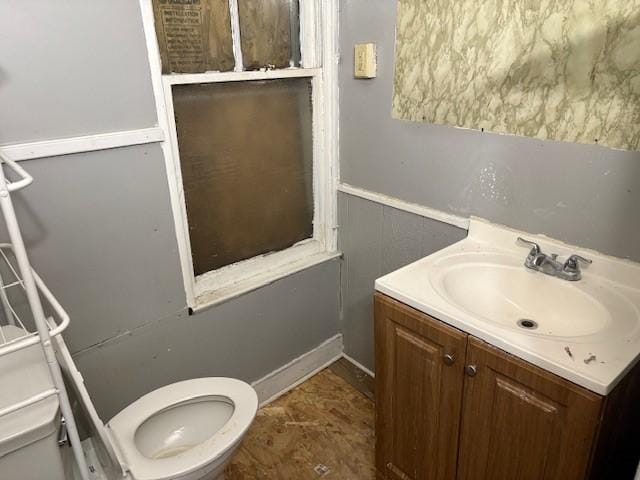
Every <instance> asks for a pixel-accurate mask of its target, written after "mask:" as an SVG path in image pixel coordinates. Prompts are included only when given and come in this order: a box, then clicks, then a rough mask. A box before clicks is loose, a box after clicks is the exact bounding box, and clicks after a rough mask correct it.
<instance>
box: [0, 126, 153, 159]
mask: <svg viewBox="0 0 640 480" xmlns="http://www.w3.org/2000/svg"><path fill="white" fill-rule="evenodd" d="M163 140H164V132H163V130H162V129H161V128H160V127H150V128H140V129H137V130H122V131H117V132H108V133H97V134H94V135H83V136H78V137H68V138H56V139H53V140H42V141H37V142H25V143H14V144H6V145H0V151H2V153H4V154H5V155H7V156H8V157H9V159H11V160H13V161H16V162H19V161H22V160H34V159H36V158H46V157H57V156H60V155H70V154H73V153H84V152H95V151H99V150H109V149H111V148H119V147H129V146H133V145H144V144H147V143H159V142H162V141H163Z"/></svg>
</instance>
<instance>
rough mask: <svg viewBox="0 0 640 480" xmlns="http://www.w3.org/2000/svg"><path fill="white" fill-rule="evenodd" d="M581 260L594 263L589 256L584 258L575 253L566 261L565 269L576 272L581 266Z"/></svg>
mask: <svg viewBox="0 0 640 480" xmlns="http://www.w3.org/2000/svg"><path fill="white" fill-rule="evenodd" d="M579 262H583V263H586V264H590V263H593V260H589V259H588V258H584V257H582V256H580V255H575V254H574V255H571V256H570V257H569V258H567V261H566V262H564V267H563V270H564V271H569V272H575V271H577V270H578V268H579Z"/></svg>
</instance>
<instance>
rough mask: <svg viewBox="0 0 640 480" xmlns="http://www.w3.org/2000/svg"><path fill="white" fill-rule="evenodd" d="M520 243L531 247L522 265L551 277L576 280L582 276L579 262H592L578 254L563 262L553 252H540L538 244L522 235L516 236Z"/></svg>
mask: <svg viewBox="0 0 640 480" xmlns="http://www.w3.org/2000/svg"><path fill="white" fill-rule="evenodd" d="M518 241H519V242H520V243H524V244H525V245H528V246H530V247H531V250H530V251H529V255H527V258H526V259H525V261H524V266H525V267H527V268H530V269H531V270H535V271H536V272H542V273H544V274H546V275H551V276H552V277H558V278H561V279H563V280H568V281H570V282H576V281H578V280H580V279H581V278H582V272H581V271H580V262H583V263H587V264H589V263H592V262H591V260H589V259H588V258H584V257H581V256H580V255H571V256H570V257H569V258H567V259H566V260H565V262H564V263H562V262H560V261H558V255H557V254H555V253H553V254H551V255H547V254H546V253H542V250H540V245H538V244H537V243H536V242H532V241H531V240H527V239H525V238H522V237H518Z"/></svg>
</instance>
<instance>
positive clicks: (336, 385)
mask: <svg viewBox="0 0 640 480" xmlns="http://www.w3.org/2000/svg"><path fill="white" fill-rule="evenodd" d="M354 369H355V367H353V365H352V364H351V363H350V362H347V361H346V360H340V361H338V362H336V363H334V364H333V365H332V366H330V367H329V368H327V369H325V370H323V371H321V372H320V373H318V374H317V375H315V376H313V377H312V378H310V379H309V380H307V381H306V382H304V383H302V384H301V385H299V386H298V387H296V388H295V389H293V390H292V391H291V392H289V393H287V394H285V395H283V396H282V397H280V398H279V399H277V400H276V401H274V402H273V403H271V404H269V405H267V406H265V407H263V408H261V409H260V410H259V411H258V414H257V416H256V419H255V421H254V423H253V424H252V426H251V428H250V430H249V432H248V434H247V436H246V437H245V439H244V441H243V443H242V445H241V447H240V448H239V449H238V452H237V454H236V455H235V457H234V459H233V460H232V462H231V464H230V465H229V467H228V468H227V471H226V477H225V480H250V479H251V480H253V479H270V480H306V479H310V480H311V479H319V478H326V479H340V480H350V479H353V480H373V479H375V467H374V406H373V402H372V401H371V399H370V398H368V397H367V395H371V394H372V392H371V386H372V382H371V380H372V379H371V378H370V377H368V376H367V375H366V374H365V375H363V374H362V372H360V371H359V370H357V369H355V370H357V372H356V371H355V370H354ZM358 372H360V373H358Z"/></svg>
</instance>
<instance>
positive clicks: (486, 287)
mask: <svg viewBox="0 0 640 480" xmlns="http://www.w3.org/2000/svg"><path fill="white" fill-rule="evenodd" d="M477 257H486V256H483V255H479V254H476V255H474V254H467V255H458V256H454V257H453V258H451V257H449V258H446V257H445V259H444V261H443V262H439V263H437V264H436V267H437V268H434V269H433V271H432V272H433V275H432V282H433V286H434V287H435V289H436V291H437V292H438V293H439V294H440V295H442V296H443V297H444V298H445V299H446V300H447V301H449V302H451V303H453V304H454V305H457V306H458V307H460V308H462V309H464V310H466V311H467V312H468V313H469V314H472V315H474V316H476V317H480V318H482V320H484V321H486V322H491V323H496V324H498V325H500V326H502V327H506V328H511V329H515V330H520V331H525V332H526V333H528V334H531V335H543V336H549V337H581V336H585V335H593V334H596V333H598V332H600V331H602V330H604V329H607V328H608V327H610V326H611V323H612V315H611V312H610V311H609V309H607V307H606V304H607V303H609V302H608V301H607V299H606V298H603V297H606V296H609V297H611V296H613V297H615V298H616V299H618V298H617V297H618V295H617V294H616V293H615V291H613V290H612V289H609V288H607V287H606V286H605V285H600V288H598V289H596V290H597V291H593V290H594V289H592V288H589V287H590V285H591V284H592V283H593V282H590V283H589V284H586V283H582V284H581V283H580V282H568V281H565V280H560V279H557V278H552V277H549V276H548V275H541V274H540V273H537V272H533V271H530V270H527V269H525V268H524V267H523V266H522V265H521V264H520V265H513V263H514V261H516V262H517V260H515V259H512V258H511V257H507V256H504V257H501V256H494V257H493V258H492V259H491V261H486V259H484V258H483V259H482V260H479V259H478V258H477ZM590 290H591V292H590ZM618 300H619V299H618ZM617 309H618V308H617ZM627 326H629V327H632V326H633V325H627Z"/></svg>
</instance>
